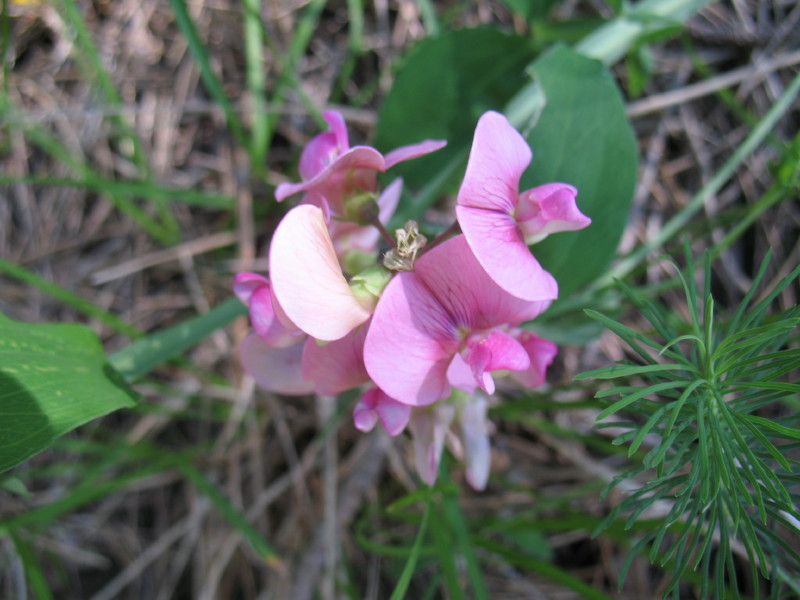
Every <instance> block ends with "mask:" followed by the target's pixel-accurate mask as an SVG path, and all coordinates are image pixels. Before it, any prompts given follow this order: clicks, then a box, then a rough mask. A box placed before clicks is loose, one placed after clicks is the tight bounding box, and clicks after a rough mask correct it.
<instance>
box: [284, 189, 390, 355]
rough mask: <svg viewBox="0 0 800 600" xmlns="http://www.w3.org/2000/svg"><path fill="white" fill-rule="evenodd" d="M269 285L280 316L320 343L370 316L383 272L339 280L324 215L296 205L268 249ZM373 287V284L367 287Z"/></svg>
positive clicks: (308, 206)
mask: <svg viewBox="0 0 800 600" xmlns="http://www.w3.org/2000/svg"><path fill="white" fill-rule="evenodd" d="M269 270H270V276H271V278H272V289H273V293H274V294H275V298H276V299H277V301H278V303H279V304H280V306H281V307H282V308H283V310H284V311H285V313H286V316H287V317H288V318H289V319H290V320H291V322H292V323H294V324H296V325H297V327H298V328H299V329H301V330H302V331H304V332H305V333H307V334H308V335H310V336H311V337H313V338H316V339H318V340H324V341H332V340H337V339H339V338H342V337H344V336H345V335H347V334H348V333H349V332H351V331H352V330H353V329H355V328H356V327H357V326H359V325H361V324H362V323H364V322H365V321H366V320H367V319H368V318H369V316H370V314H372V309H373V308H374V306H375V302H376V301H377V295H379V293H380V290H381V289H382V287H383V284H385V282H386V280H387V279H388V277H389V275H388V273H387V272H386V271H385V270H383V269H382V268H375V269H374V270H373V271H372V272H371V273H370V276H372V278H371V279H370V277H366V276H362V277H361V278H354V280H355V281H354V282H352V283H354V284H358V285H351V283H348V281H347V279H345V276H344V273H343V272H342V267H341V265H340V264H339V259H338V257H337V254H336V250H335V248H334V246H333V241H332V240H331V236H330V233H329V231H328V224H327V222H326V220H325V215H324V213H323V211H322V209H320V208H319V207H316V206H313V205H311V204H301V205H299V206H296V207H294V208H293V209H292V210H290V211H289V212H288V213H287V214H286V216H285V217H284V218H283V220H281V222H280V224H279V225H278V228H277V229H276V230H275V234H274V235H273V236H272V243H271V245H270V252H269ZM373 286H376V287H373Z"/></svg>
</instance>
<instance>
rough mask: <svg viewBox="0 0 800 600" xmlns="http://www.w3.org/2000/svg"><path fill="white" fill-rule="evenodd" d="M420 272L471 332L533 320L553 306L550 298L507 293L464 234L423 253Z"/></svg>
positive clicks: (459, 321) (418, 262) (450, 310)
mask: <svg viewBox="0 0 800 600" xmlns="http://www.w3.org/2000/svg"><path fill="white" fill-rule="evenodd" d="M416 272H417V274H418V275H419V276H420V277H421V278H422V279H423V281H424V282H425V284H426V285H427V286H428V288H429V289H430V290H431V292H432V293H433V294H434V295H435V297H436V298H437V299H438V300H439V302H440V303H442V305H443V306H444V307H445V309H446V311H447V312H448V313H449V314H450V315H452V316H453V319H454V320H455V322H456V324H457V325H458V326H462V327H468V328H469V329H471V330H480V329H488V328H490V327H495V326H497V325H504V324H513V325H516V324H518V323H521V322H523V321H529V320H531V319H533V318H535V317H537V316H539V315H540V314H541V313H542V312H544V311H545V310H546V309H547V307H548V306H549V305H550V299H549V298H548V299H547V300H542V301H528V300H523V299H520V298H518V297H515V296H513V295H511V294H509V293H508V292H506V291H505V290H503V289H502V288H501V287H499V285H498V284H497V283H495V282H494V281H493V280H492V279H491V277H490V276H489V275H488V274H487V272H486V271H485V270H484V268H483V267H482V266H481V265H480V263H479V262H478V260H477V259H476V258H475V255H474V254H473V253H472V250H470V246H469V244H468V243H467V240H466V239H465V237H464V236H463V235H457V236H455V237H453V238H451V239H449V240H447V241H446V242H444V243H442V244H440V245H439V246H437V247H435V248H433V249H431V250H430V251H429V252H426V253H425V254H423V255H422V256H421V257H420V258H419V259H418V260H417V262H416Z"/></svg>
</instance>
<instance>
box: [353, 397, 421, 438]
mask: <svg viewBox="0 0 800 600" xmlns="http://www.w3.org/2000/svg"><path fill="white" fill-rule="evenodd" d="M410 417H411V407H410V406H409V405H408V404H403V403H402V402H398V401H397V400H394V399H393V398H390V397H389V396H387V395H386V393H385V392H384V391H383V390H381V389H380V388H377V387H370V388H369V389H368V390H367V391H366V392H365V393H364V395H363V396H361V399H360V400H359V401H358V402H357V403H356V407H355V409H354V410H353V421H354V422H355V425H356V428H357V429H359V430H360V431H364V432H367V431H372V428H373V427H375V424H376V423H377V422H378V421H380V423H381V425H382V426H383V428H384V429H385V430H386V433H388V434H389V435H392V436H394V435H398V434H399V433H400V432H401V431H403V430H404V429H405V428H406V425H407V424H408V420H409V418H410Z"/></svg>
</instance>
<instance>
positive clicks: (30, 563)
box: [11, 532, 53, 600]
mask: <svg viewBox="0 0 800 600" xmlns="http://www.w3.org/2000/svg"><path fill="white" fill-rule="evenodd" d="M11 541H12V542H13V544H14V548H15V550H16V551H17V556H19V558H20V560H21V561H22V566H23V568H24V569H25V576H26V577H27V579H28V583H30V585H31V588H32V589H33V594H34V596H35V597H36V599H37V600H53V595H52V594H51V593H50V586H49V585H48V584H47V577H45V575H44V571H43V570H42V566H41V565H40V564H39V561H37V560H36V557H35V556H34V553H33V550H32V549H31V547H30V544H28V542H27V541H26V540H24V539H23V538H22V536H20V535H18V534H16V533H14V532H11Z"/></svg>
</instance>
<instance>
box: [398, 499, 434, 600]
mask: <svg viewBox="0 0 800 600" xmlns="http://www.w3.org/2000/svg"><path fill="white" fill-rule="evenodd" d="M432 503H433V494H432V493H431V491H430V489H429V490H428V495H427V498H426V499H425V511H424V512H423V513H422V522H421V523H420V524H419V529H418V530H417V537H416V538H415V539H414V545H413V546H412V547H411V553H410V554H409V555H408V560H407V561H406V564H405V566H404V567H403V572H402V573H401V574H400V578H399V579H398V580H397V585H396V586H395V588H394V591H393V592H392V595H391V597H390V599H389V600H403V598H405V597H406V590H408V586H409V584H410V583H411V578H412V577H413V576H414V569H415V568H416V566H417V561H418V560H419V557H420V552H421V550H422V542H423V541H424V540H425V534H426V533H427V532H428V520H429V518H430V513H431V504H432Z"/></svg>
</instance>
